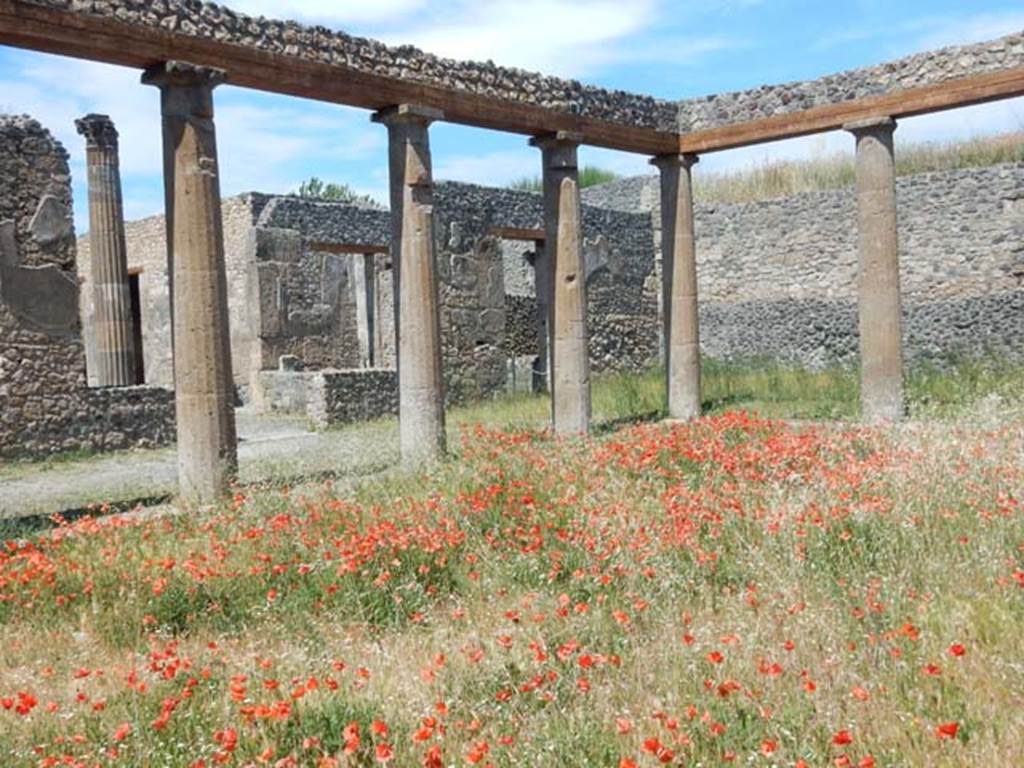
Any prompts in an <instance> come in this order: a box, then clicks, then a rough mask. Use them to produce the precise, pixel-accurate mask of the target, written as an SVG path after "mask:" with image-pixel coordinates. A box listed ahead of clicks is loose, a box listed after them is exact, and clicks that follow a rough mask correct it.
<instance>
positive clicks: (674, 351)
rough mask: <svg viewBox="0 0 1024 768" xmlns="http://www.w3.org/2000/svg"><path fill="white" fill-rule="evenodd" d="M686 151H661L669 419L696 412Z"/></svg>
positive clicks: (696, 341) (696, 325)
mask: <svg viewBox="0 0 1024 768" xmlns="http://www.w3.org/2000/svg"><path fill="white" fill-rule="evenodd" d="M697 160H698V158H697V156H696V155H690V154H682V155H678V154H676V155H661V156H659V157H656V158H654V159H653V160H652V161H651V163H652V164H653V165H655V166H657V168H658V170H659V171H660V173H661V281H662V282H661V285H662V322H663V338H664V345H665V349H664V357H665V386H666V390H667V392H668V416H669V418H670V419H694V418H697V417H698V416H700V321H699V318H698V314H697V252H696V245H695V241H694V234H693V182H692V178H691V174H690V171H691V169H692V168H693V166H694V165H695V164H696V163H697Z"/></svg>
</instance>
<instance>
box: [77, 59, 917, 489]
mask: <svg viewBox="0 0 1024 768" xmlns="http://www.w3.org/2000/svg"><path fill="white" fill-rule="evenodd" d="M226 78H227V73H225V72H223V71H221V70H218V69H215V68H210V67H203V66H198V65H193V64H189V63H185V62H179V61H170V62H166V63H163V64H159V65H154V66H152V67H150V68H149V69H147V70H146V71H145V73H144V74H143V77H142V80H143V82H144V83H146V84H149V85H153V86H156V87H157V88H159V90H160V97H161V102H160V103H161V118H162V124H163V150H164V183H165V192H166V222H167V246H168V267H169V268H168V274H169V276H170V286H171V294H172V298H171V306H172V326H173V348H174V385H175V401H176V415H177V442H178V468H179V488H180V492H181V495H182V496H183V497H184V498H186V499H189V500H192V501H195V502H199V503H208V502H212V501H214V500H216V499H217V498H219V497H221V496H223V495H224V494H225V493H227V491H228V489H229V486H230V484H231V482H232V480H233V479H234V477H235V475H236V472H237V462H238V460H237V450H236V433H235V417H234V393H233V385H232V374H231V354H230V335H229V329H228V300H227V287H226V273H225V254H224V234H223V229H222V227H223V225H222V221H221V211H220V206H221V202H220V179H219V165H218V160H217V142H216V130H215V126H214V109H213V92H214V89H215V88H216V87H217V86H218V85H219V84H221V83H223V82H224V81H225V80H226ZM372 119H373V120H374V121H375V122H377V123H380V124H381V125H383V126H385V127H386V129H387V132H388V147H389V150H388V159H389V178H390V202H391V219H392V238H391V243H392V245H391V252H392V264H393V269H394V278H395V279H394V290H395V314H396V322H395V327H396V336H397V338H396V349H397V360H398V381H399V425H400V427H399V431H400V445H401V455H402V458H403V461H405V462H408V463H410V464H415V463H420V462H425V461H430V460H434V459H437V458H439V457H440V456H442V455H443V454H444V452H445V415H444V376H443V369H442V356H441V324H440V300H439V293H438V278H437V265H436V258H435V252H434V247H435V244H434V232H433V177H432V171H431V160H430V141H429V126H430V124H431V123H432V122H435V121H438V120H443V119H444V114H443V113H442V112H441V111H440V110H437V109H434V108H431V107H428V106H424V105H420V104H408V103H403V104H396V105H394V106H392V107H390V108H386V109H382V110H378V111H377V112H376V113H374V115H373V118H372ZM844 128H845V129H846V130H848V131H849V132H850V133H852V134H853V136H854V137H855V145H856V167H857V171H856V179H857V211H858V216H857V225H858V258H859V269H860V279H859V317H860V320H859V325H860V340H861V349H860V352H861V379H862V380H861V391H862V411H863V415H864V418H865V419H866V420H868V421H872V422H874V421H880V420H894V419H899V418H900V417H901V416H902V415H903V357H902V349H901V344H902V341H901V322H900V290H899V260H898V254H897V228H896V187H895V165H894V150H893V131H894V129H895V121H894V120H893V119H892V118H890V117H888V116H886V115H882V116H879V117H877V118H872V119H867V120H862V121H858V122H856V123H851V124H848V125H846V126H844ZM79 130H80V132H81V133H83V135H85V136H86V137H87V139H88V167H89V202H90V224H91V228H90V237H91V240H92V254H93V260H94V274H96V275H97V276H98V279H97V285H96V289H95V291H96V293H95V301H96V306H97V310H96V311H97V317H98V318H99V321H98V323H97V329H96V330H97V346H98V349H99V351H100V356H99V360H100V361H101V363H102V370H101V372H100V373H101V383H103V384H105V385H112V386H117V385H124V384H129V383H133V382H132V381H130V379H129V376H130V373H129V372H130V371H131V370H132V369H133V368H134V362H133V360H134V355H136V354H139V351H137V350H134V349H132V346H131V333H130V317H129V316H128V314H127V312H128V309H127V307H128V304H127V299H126V297H127V291H128V283H127V269H126V254H125V247H124V224H123V215H122V213H121V189H120V180H119V178H118V174H117V142H116V131H114V129H113V126H112V124H110V123H109V119H106V118H104V117H103V116H97V115H91V116H87V117H86V118H83V120H81V121H79ZM583 141H584V139H583V136H582V135H580V134H577V133H573V132H569V131H556V132H552V133H547V134H541V135H537V136H535V137H534V138H532V139H531V140H530V143H531V145H533V146H534V147H536V148H538V149H539V150H540V151H541V162H542V164H541V167H542V180H543V182H542V183H543V210H544V237H545V239H544V245H543V247H542V248H541V249H540V250H539V252H538V255H537V259H536V262H535V269H536V285H537V305H538V310H539V314H540V322H539V325H540V328H541V329H542V330H541V334H542V335H546V339H541V342H542V343H541V344H540V349H539V352H540V355H541V356H542V358H544V360H543V363H544V366H543V367H544V368H545V369H546V372H547V378H548V383H549V391H550V397H551V420H552V426H553V428H554V431H555V432H556V433H558V434H566V435H569V434H584V433H586V432H588V430H589V427H590V417H591V406H590V370H589V368H590V362H589V356H588V353H587V317H586V305H587V298H586V280H585V265H584V263H583V247H582V245H583V234H582V232H581V215H580V187H579V171H578V160H577V156H578V149H579V147H580V145H581V144H582V143H583ZM698 159H699V157H698V155H697V154H695V153H692V152H679V153H673V154H661V155H657V156H655V157H653V158H652V159H651V163H652V164H653V165H654V166H655V167H657V169H658V171H659V174H660V189H661V251H662V271H661V277H662V298H661V303H662V321H663V324H664V327H663V337H664V363H665V387H666V392H667V401H668V416H669V418H670V419H674V420H688V419H693V418H696V417H698V416H699V415H700V413H701V398H700V330H699V319H698V294H697V252H696V239H695V235H694V205H693V178H692V172H693V168H694V166H695V165H696V164H697V162H698ZM544 342H546V343H544Z"/></svg>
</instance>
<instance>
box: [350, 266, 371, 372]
mask: <svg viewBox="0 0 1024 768" xmlns="http://www.w3.org/2000/svg"><path fill="white" fill-rule="evenodd" d="M374 258H375V257H374V255H373V254H372V253H367V254H362V255H356V256H355V257H354V258H353V260H352V266H353V269H352V274H353V278H354V279H353V280H352V285H353V289H354V291H355V299H356V325H357V331H358V333H359V358H360V360H359V362H360V365H361V366H362V367H363V368H373V367H374V365H375V363H376V350H375V349H374V346H375V341H376V338H377V331H376V325H377V322H376V313H377V274H376V269H375V264H374Z"/></svg>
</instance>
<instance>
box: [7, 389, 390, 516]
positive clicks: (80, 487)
mask: <svg viewBox="0 0 1024 768" xmlns="http://www.w3.org/2000/svg"><path fill="white" fill-rule="evenodd" d="M237 420H238V432H239V437H240V441H239V446H238V457H239V472H240V479H241V482H242V483H244V484H249V483H256V482H260V481H270V480H273V481H275V482H281V483H284V482H289V481H291V480H298V479H305V478H313V477H326V476H359V475H365V474H370V473H373V472H377V471H381V470H384V469H387V468H389V467H391V466H393V465H394V464H395V463H396V462H397V461H398V429H397V424H396V423H395V422H394V420H390V421H381V422H371V423H364V424H360V425H359V426H358V427H353V428H348V429H340V430H329V431H325V432H312V431H310V430H309V428H308V426H307V425H306V423H305V422H304V420H303V419H301V418H291V417H281V416H274V417H267V416H257V415H255V414H253V413H249V412H247V411H246V410H245V409H241V410H239V411H237ZM176 487H177V460H176V455H175V450H174V448H173V447H171V448H164V449H160V450H148V451H125V452H119V453H114V454H106V455H96V456H88V457H85V458H82V459H80V460H66V461H63V460H58V461H50V462H39V463H29V462H18V463H12V464H6V465H3V466H0V519H3V518H18V517H27V516H36V515H49V514H52V513H54V512H64V511H71V510H80V509H84V508H86V507H87V506H88V505H90V504H97V505H98V504H103V503H110V504H119V503H125V502H133V501H136V500H141V499H145V500H153V499H158V498H161V497H165V496H169V495H171V494H173V493H174V492H175V489H176Z"/></svg>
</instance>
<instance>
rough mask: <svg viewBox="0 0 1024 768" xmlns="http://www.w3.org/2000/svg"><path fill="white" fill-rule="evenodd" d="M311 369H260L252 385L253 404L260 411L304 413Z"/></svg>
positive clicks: (311, 374)
mask: <svg viewBox="0 0 1024 768" xmlns="http://www.w3.org/2000/svg"><path fill="white" fill-rule="evenodd" d="M316 375H317V374H316V373H315V372H311V371H260V372H259V374H258V375H257V377H256V386H254V387H253V391H252V399H253V405H254V406H256V409H257V410H258V411H259V412H260V413H305V412H306V405H307V403H308V402H309V389H310V382H311V381H312V379H313V377H314V376H316Z"/></svg>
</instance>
